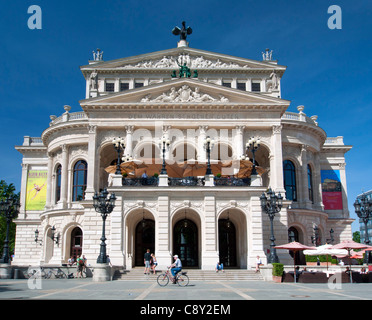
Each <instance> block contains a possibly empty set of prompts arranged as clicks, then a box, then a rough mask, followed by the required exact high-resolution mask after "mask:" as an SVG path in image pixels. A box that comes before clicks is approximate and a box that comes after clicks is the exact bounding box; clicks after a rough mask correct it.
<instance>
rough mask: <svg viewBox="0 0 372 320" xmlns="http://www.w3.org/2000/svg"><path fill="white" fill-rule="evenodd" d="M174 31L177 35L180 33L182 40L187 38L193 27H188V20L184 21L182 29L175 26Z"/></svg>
mask: <svg viewBox="0 0 372 320" xmlns="http://www.w3.org/2000/svg"><path fill="white" fill-rule="evenodd" d="M172 33H173V34H174V35H175V36H178V35H179V36H180V40H186V38H187V36H188V35H189V34H192V29H191V28H190V27H187V28H186V22H185V21H182V29H180V28H179V27H174V28H173V30H172Z"/></svg>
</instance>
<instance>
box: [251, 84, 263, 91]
mask: <svg viewBox="0 0 372 320" xmlns="http://www.w3.org/2000/svg"><path fill="white" fill-rule="evenodd" d="M252 91H255V92H260V91H261V83H259V82H252Z"/></svg>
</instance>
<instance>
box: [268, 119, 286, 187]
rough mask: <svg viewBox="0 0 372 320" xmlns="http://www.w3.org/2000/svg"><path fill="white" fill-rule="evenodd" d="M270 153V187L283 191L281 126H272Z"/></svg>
mask: <svg viewBox="0 0 372 320" xmlns="http://www.w3.org/2000/svg"><path fill="white" fill-rule="evenodd" d="M272 130H273V132H272V136H271V150H270V152H271V155H270V157H271V158H270V187H271V188H272V189H273V190H274V191H275V192H279V191H280V192H282V193H283V192H284V184H283V153H282V126H281V125H274V126H272Z"/></svg>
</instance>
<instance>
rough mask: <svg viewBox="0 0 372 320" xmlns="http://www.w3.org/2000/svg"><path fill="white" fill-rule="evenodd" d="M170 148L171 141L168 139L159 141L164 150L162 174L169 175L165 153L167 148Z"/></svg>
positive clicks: (164, 138)
mask: <svg viewBox="0 0 372 320" xmlns="http://www.w3.org/2000/svg"><path fill="white" fill-rule="evenodd" d="M169 146H170V140H169V139H167V138H166V137H164V136H163V137H162V138H160V139H159V147H160V148H161V150H162V155H163V166H162V168H161V171H160V174H167V168H166V166H165V151H166V149H167V148H169Z"/></svg>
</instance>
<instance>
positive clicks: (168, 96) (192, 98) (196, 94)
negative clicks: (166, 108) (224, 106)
mask: <svg viewBox="0 0 372 320" xmlns="http://www.w3.org/2000/svg"><path fill="white" fill-rule="evenodd" d="M141 102H229V99H228V98H226V97H224V96H223V95H219V97H218V98H213V97H212V96H210V95H209V94H206V93H201V92H200V90H199V88H198V87H196V88H195V89H194V90H193V89H191V88H190V87H189V86H188V85H184V86H182V87H181V88H180V89H178V90H176V88H175V87H172V88H171V90H170V91H169V92H164V93H162V94H161V95H159V96H158V97H156V98H154V99H152V98H151V95H146V96H145V97H144V98H142V99H141Z"/></svg>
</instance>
